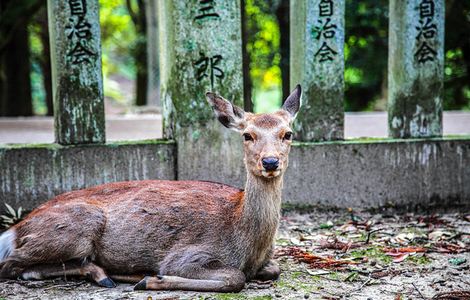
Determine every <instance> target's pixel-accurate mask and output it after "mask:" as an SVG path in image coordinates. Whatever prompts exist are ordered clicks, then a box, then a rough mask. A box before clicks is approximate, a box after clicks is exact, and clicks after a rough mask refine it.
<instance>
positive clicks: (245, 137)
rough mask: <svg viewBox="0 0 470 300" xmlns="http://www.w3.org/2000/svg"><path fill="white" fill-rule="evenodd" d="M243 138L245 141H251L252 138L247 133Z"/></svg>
mask: <svg viewBox="0 0 470 300" xmlns="http://www.w3.org/2000/svg"><path fill="white" fill-rule="evenodd" d="M243 138H244V139H245V141H252V140H253V137H252V136H251V134H249V133H244V134H243Z"/></svg>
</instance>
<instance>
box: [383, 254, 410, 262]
mask: <svg viewBox="0 0 470 300" xmlns="http://www.w3.org/2000/svg"><path fill="white" fill-rule="evenodd" d="M387 254H388V253H387ZM393 256H395V258H394V259H393V262H394V263H400V262H402V261H404V260H405V259H406V258H407V257H408V256H410V253H400V254H398V255H393Z"/></svg>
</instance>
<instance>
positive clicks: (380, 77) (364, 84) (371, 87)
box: [344, 0, 388, 111]
mask: <svg viewBox="0 0 470 300" xmlns="http://www.w3.org/2000/svg"><path fill="white" fill-rule="evenodd" d="M345 22H346V28H345V45H344V55H345V60H346V62H345V74H344V79H345V109H346V110H347V111H360V110H370V109H381V110H383V109H385V102H386V99H385V96H386V94H385V90H382V87H384V84H385V83H386V80H387V76H386V75H387V50H388V32H387V30H388V1H386V0H378V1H353V0H347V1H346V17H345Z"/></svg>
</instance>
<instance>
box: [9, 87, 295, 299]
mask: <svg viewBox="0 0 470 300" xmlns="http://www.w3.org/2000/svg"><path fill="white" fill-rule="evenodd" d="M208 98H209V102H210V103H212V104H213V106H214V107H215V110H216V113H217V115H218V116H226V118H225V119H224V121H227V120H229V121H227V122H226V123H225V124H224V125H225V126H227V127H229V128H235V129H237V130H238V131H239V132H240V133H244V132H248V131H251V132H252V133H253V136H256V139H254V140H251V141H245V142H244V147H245V165H246V167H247V171H248V172H247V183H246V188H245V191H242V190H239V189H237V188H234V187H231V186H228V185H224V184H220V183H214V182H207V181H163V180H146V181H130V182H118V183H108V184H104V185H100V186H96V187H92V188H88V189H84V190H79V191H73V192H69V193H65V194H62V195H59V196H57V197H55V198H54V199H51V200H50V201H48V202H46V203H45V204H43V205H41V206H39V207H38V208H37V209H35V210H34V211H33V212H32V213H30V214H29V215H28V216H27V217H26V218H25V219H24V220H23V221H21V222H20V223H18V224H17V225H15V226H14V227H12V229H10V230H9V231H8V234H9V235H8V237H11V236H14V237H15V240H14V242H13V244H14V245H9V244H8V242H6V241H8V239H7V238H4V239H0V242H1V244H0V247H5V245H9V246H10V247H11V249H10V248H9V249H8V250H9V251H5V249H0V250H1V251H0V253H9V252H10V250H11V253H9V255H7V257H5V259H4V260H3V261H2V262H1V263H0V267H1V271H0V276H2V277H10V278H16V277H18V276H24V277H25V278H26V279H29V278H44V277H47V276H57V274H60V268H59V266H61V265H62V263H63V262H67V263H68V265H70V266H72V267H70V269H69V270H68V271H67V272H68V273H66V272H65V271H64V274H75V275H83V274H91V277H92V278H93V279H94V280H95V281H96V282H97V283H98V284H100V285H103V286H107V287H112V286H114V283H113V282H112V280H111V279H110V278H108V277H107V275H106V273H105V272H107V273H108V274H109V275H111V277H113V278H117V279H120V278H124V280H126V281H129V280H140V279H141V278H142V274H153V275H156V274H159V276H162V275H163V277H151V278H144V279H143V280H142V281H140V282H139V283H138V284H137V285H136V288H146V289H147V288H151V289H187V290H199V291H238V290H240V289H241V288H243V285H244V282H245V280H246V279H252V278H256V277H257V276H258V277H260V278H262V279H264V280H265V279H273V278H277V276H278V275H279V272H280V271H279V267H277V265H276V264H275V263H274V262H273V261H271V257H272V250H273V241H274V236H275V233H276V230H277V226H278V222H279V214H280V205H281V189H282V176H283V174H284V172H285V169H286V167H287V164H288V161H287V154H288V152H289V150H290V140H286V139H284V138H283V135H284V134H285V132H286V131H289V130H290V129H289V122H290V121H291V120H290V119H288V118H287V117H286V116H288V115H285V114H283V113H279V114H262V115H253V114H248V113H245V112H243V110H241V109H240V108H236V107H234V106H232V104H230V103H229V102H228V101H226V100H224V99H223V98H221V97H220V96H217V95H213V94H211V95H210V96H209V95H208ZM213 98H214V99H216V100H214V99H213ZM297 100H299V99H297ZM214 103H215V104H214ZM263 157H276V158H279V161H280V164H279V170H276V171H272V172H271V171H270V172H266V171H265V170H264V169H263V167H262V166H260V164H261V160H262V158H263ZM12 233H14V235H13V234H12ZM77 261H80V262H82V266H77V265H76V263H75V262H77ZM64 268H65V267H64ZM257 274H258V275H257ZM136 278H137V279H136Z"/></svg>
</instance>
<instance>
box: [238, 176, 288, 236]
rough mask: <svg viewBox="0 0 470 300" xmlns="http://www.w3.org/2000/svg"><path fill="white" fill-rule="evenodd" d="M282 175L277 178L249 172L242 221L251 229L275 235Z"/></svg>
mask: <svg viewBox="0 0 470 300" xmlns="http://www.w3.org/2000/svg"><path fill="white" fill-rule="evenodd" d="M281 192H282V175H280V176H278V177H275V178H269V179H268V178H264V177H260V176H255V175H253V174H251V173H250V172H248V174H247V181H246V185H245V201H244V205H243V212H242V219H241V221H242V222H243V223H244V224H245V225H248V227H249V228H250V231H257V230H258V231H259V233H260V234H264V233H266V234H270V235H272V236H274V234H275V232H276V230H277V225H278V223H279V217H280V211H281Z"/></svg>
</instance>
